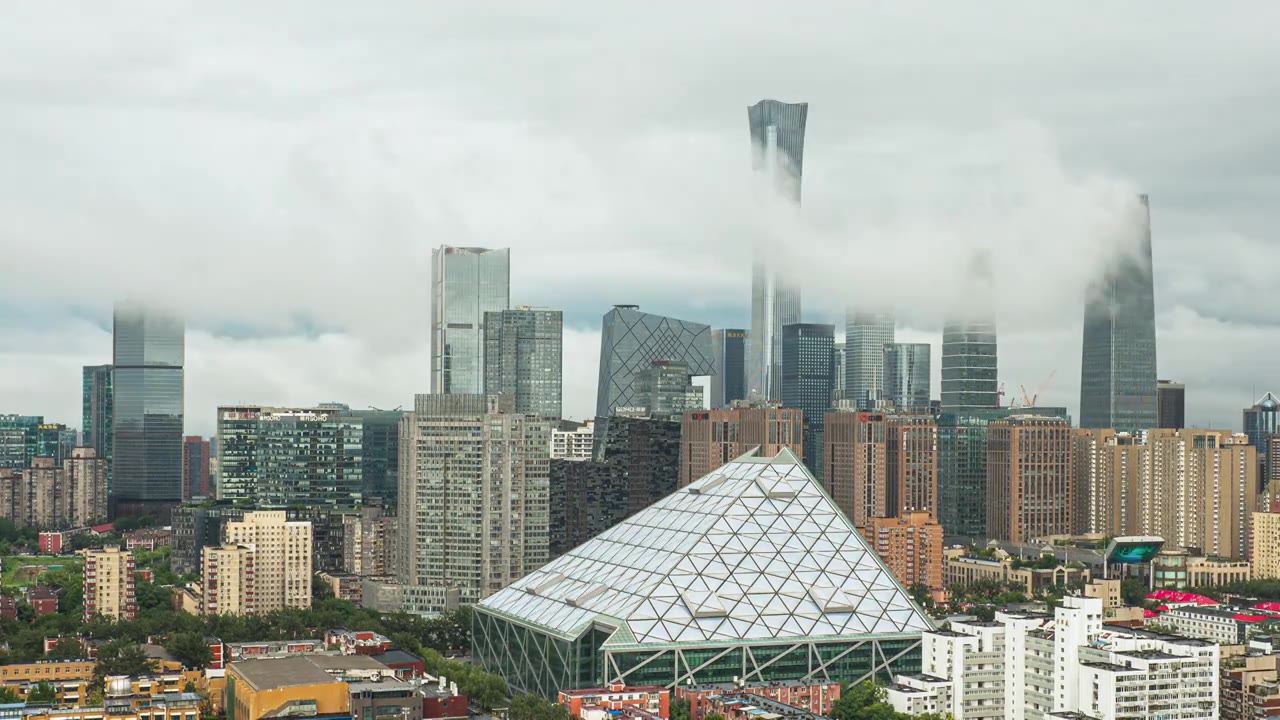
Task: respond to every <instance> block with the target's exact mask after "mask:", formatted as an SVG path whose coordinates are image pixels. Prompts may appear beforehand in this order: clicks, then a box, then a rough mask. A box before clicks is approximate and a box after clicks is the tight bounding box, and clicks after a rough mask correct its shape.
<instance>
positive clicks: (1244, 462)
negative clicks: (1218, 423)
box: [1133, 428, 1258, 558]
mask: <svg viewBox="0 0 1280 720" xmlns="http://www.w3.org/2000/svg"><path fill="white" fill-rule="evenodd" d="M1146 451H1147V458H1146V462H1145V464H1144V467H1143V469H1142V474H1141V477H1140V480H1139V487H1138V492H1137V496H1138V497H1137V515H1138V527H1137V528H1136V533H1133V534H1141V535H1156V536H1158V537H1162V538H1164V539H1165V540H1166V541H1168V543H1169V544H1170V545H1176V546H1180V547H1185V548H1199V549H1200V550H1201V551H1202V552H1203V553H1205V554H1206V555H1212V556H1215V557H1221V558H1245V557H1248V555H1247V550H1248V546H1249V543H1248V538H1249V517H1250V514H1251V513H1252V512H1253V511H1254V510H1256V509H1257V507H1258V480H1257V476H1258V460H1257V452H1256V451H1255V450H1254V448H1253V446H1251V445H1249V442H1248V437H1247V436H1245V435H1242V434H1239V433H1231V432H1230V431H1226V430H1198V429H1191V428H1185V429H1183V430H1164V429H1156V430H1151V431H1150V432H1148V433H1147V448H1146Z"/></svg>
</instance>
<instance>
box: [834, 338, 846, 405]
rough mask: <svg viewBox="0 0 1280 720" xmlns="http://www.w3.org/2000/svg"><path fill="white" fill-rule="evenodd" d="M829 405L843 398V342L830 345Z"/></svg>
mask: <svg viewBox="0 0 1280 720" xmlns="http://www.w3.org/2000/svg"><path fill="white" fill-rule="evenodd" d="M831 375H832V384H831V405H832V407H835V405H836V404H837V403H839V402H840V401H841V400H844V382H845V372H844V343H842V342H841V343H834V344H832V346H831Z"/></svg>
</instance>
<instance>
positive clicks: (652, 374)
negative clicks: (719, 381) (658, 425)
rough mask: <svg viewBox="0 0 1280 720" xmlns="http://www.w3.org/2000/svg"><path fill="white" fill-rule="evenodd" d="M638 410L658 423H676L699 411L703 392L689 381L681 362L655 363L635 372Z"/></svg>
mask: <svg viewBox="0 0 1280 720" xmlns="http://www.w3.org/2000/svg"><path fill="white" fill-rule="evenodd" d="M635 392H636V397H637V398H638V399H639V403H638V405H637V407H639V408H644V414H645V415H648V416H649V417H651V418H655V419H659V420H674V421H676V422H679V421H680V419H681V418H682V417H684V414H685V413H686V412H689V411H690V410H702V409H704V408H703V405H704V402H703V399H702V388H701V387H699V386H697V385H694V384H693V383H692V381H691V379H690V377H689V366H688V365H685V364H684V363H682V362H670V361H668V360H654V361H653V362H652V363H650V364H649V367H647V368H644V369H643V370H638V371H636V378H635Z"/></svg>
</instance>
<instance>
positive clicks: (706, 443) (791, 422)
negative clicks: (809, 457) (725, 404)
mask: <svg viewBox="0 0 1280 720" xmlns="http://www.w3.org/2000/svg"><path fill="white" fill-rule="evenodd" d="M756 446H759V447H760V453H761V454H763V455H768V456H773V455H776V454H778V453H779V452H781V451H782V450H783V449H784V448H786V449H789V450H791V451H792V452H793V453H795V454H796V455H797V456H798V455H800V454H802V453H803V452H804V411H803V410H796V409H792V408H776V407H735V408H733V409H730V410H708V411H706V412H693V413H687V414H686V415H685V416H684V421H683V422H682V423H681V424H680V487H684V486H685V485H688V484H689V483H691V482H693V481H694V480H697V479H698V478H700V477H702V476H703V475H706V474H708V473H711V472H713V471H715V469H716V468H719V467H721V466H723V465H724V464H725V463H728V462H731V461H732V460H734V459H735V458H738V457H740V456H742V455H743V454H745V453H748V452H750V451H751V450H752V449H753V448H755V447H756Z"/></svg>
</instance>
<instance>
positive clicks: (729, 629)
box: [481, 450, 931, 645]
mask: <svg viewBox="0 0 1280 720" xmlns="http://www.w3.org/2000/svg"><path fill="white" fill-rule="evenodd" d="M481 607H482V608H483V609H485V610H491V611H495V612H498V613H501V614H504V615H507V616H510V617H513V618H515V619H518V620H519V621H521V622H523V623H526V624H529V625H532V626H535V627H541V628H545V629H546V630H547V631H549V632H551V633H554V634H556V635H559V636H562V637H570V638H576V637H578V636H579V635H581V633H582V632H583V631H584V630H585V629H586V628H587V627H588V626H589V625H590V624H591V623H593V622H595V621H596V620H600V621H601V622H602V623H604V624H607V625H610V626H612V627H615V628H617V632H615V633H614V636H613V637H612V638H611V641H610V643H609V644H610V645H617V644H620V643H621V644H626V645H632V644H639V645H646V644H670V643H697V644H707V643H723V642H731V641H738V640H771V639H790V638H806V637H819V636H835V635H839V636H854V637H856V636H865V635H884V634H900V633H918V632H920V631H923V630H928V629H930V628H931V625H930V623H929V620H928V619H927V618H926V617H925V616H924V614H923V613H922V612H921V611H920V609H919V608H918V607H917V606H916V605H915V604H914V603H913V602H912V600H911V598H910V596H909V595H908V593H907V592H906V590H904V589H903V587H902V585H900V584H899V583H898V581H897V579H896V578H894V577H893V575H892V574H891V573H890V572H889V571H888V569H886V568H885V566H884V565H883V564H882V563H881V561H880V559H879V558H878V557H877V556H876V555H875V553H873V552H872V551H871V550H869V549H868V548H867V545H866V544H865V542H864V541H863V538H862V536H861V535H859V534H858V532H857V531H856V530H855V529H854V528H853V525H852V524H851V523H850V522H849V520H848V519H847V518H846V517H845V516H844V514H843V513H841V512H840V510H839V509H838V508H837V507H836V504H835V502H834V501H832V499H831V498H830V497H829V496H828V495H827V494H826V492H825V491H823V489H822V487H821V486H820V484H819V483H818V482H817V481H816V480H814V478H813V476H812V475H810V474H809V471H808V470H807V469H806V468H805V467H804V465H802V464H801V463H800V462H799V461H798V460H797V459H796V457H795V455H794V454H792V453H791V451H789V450H783V451H782V452H781V453H779V454H778V455H777V456H776V457H774V458H758V457H752V456H744V457H741V458H739V459H737V460H734V461H733V462H730V463H728V464H727V465H725V466H723V467H721V468H720V469H718V470H716V471H715V472H712V473H711V474H709V475H707V476H706V477H703V478H701V479H700V480H698V481H697V482H694V483H692V484H691V485H689V486H688V487H686V488H682V489H680V490H678V491H676V492H675V493H673V494H671V495H668V496H667V497H665V498H663V499H661V500H659V501H658V502H656V503H654V504H653V505H650V506H649V507H648V508H646V509H645V510H643V511H641V512H639V513H637V514H635V515H632V516H631V517H630V518H627V519H626V520H624V521H623V522H621V523H619V524H618V525H615V526H614V527H612V528H610V529H609V530H606V531H605V532H604V533H601V534H600V535H598V536H596V537H595V538H593V539H592V540H590V541H588V542H586V543H583V544H582V545H580V546H578V547H577V548H575V549H573V550H572V551H570V552H569V553H567V554H565V555H562V556H560V557H559V558H556V559H555V560H553V561H552V562H550V563H548V564H546V565H544V566H543V567H542V568H541V569H539V570H537V571H535V572H533V573H531V574H529V575H527V576H525V577H523V578H521V579H520V580H517V581H516V582H514V583H512V584H511V585H509V586H508V587H506V588H504V589H503V590H501V591H500V592H498V593H496V594H494V595H492V596H490V597H489V598H488V599H486V600H484V601H483V602H482V603H481ZM628 636H630V637H628ZM632 638H634V640H632Z"/></svg>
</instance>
